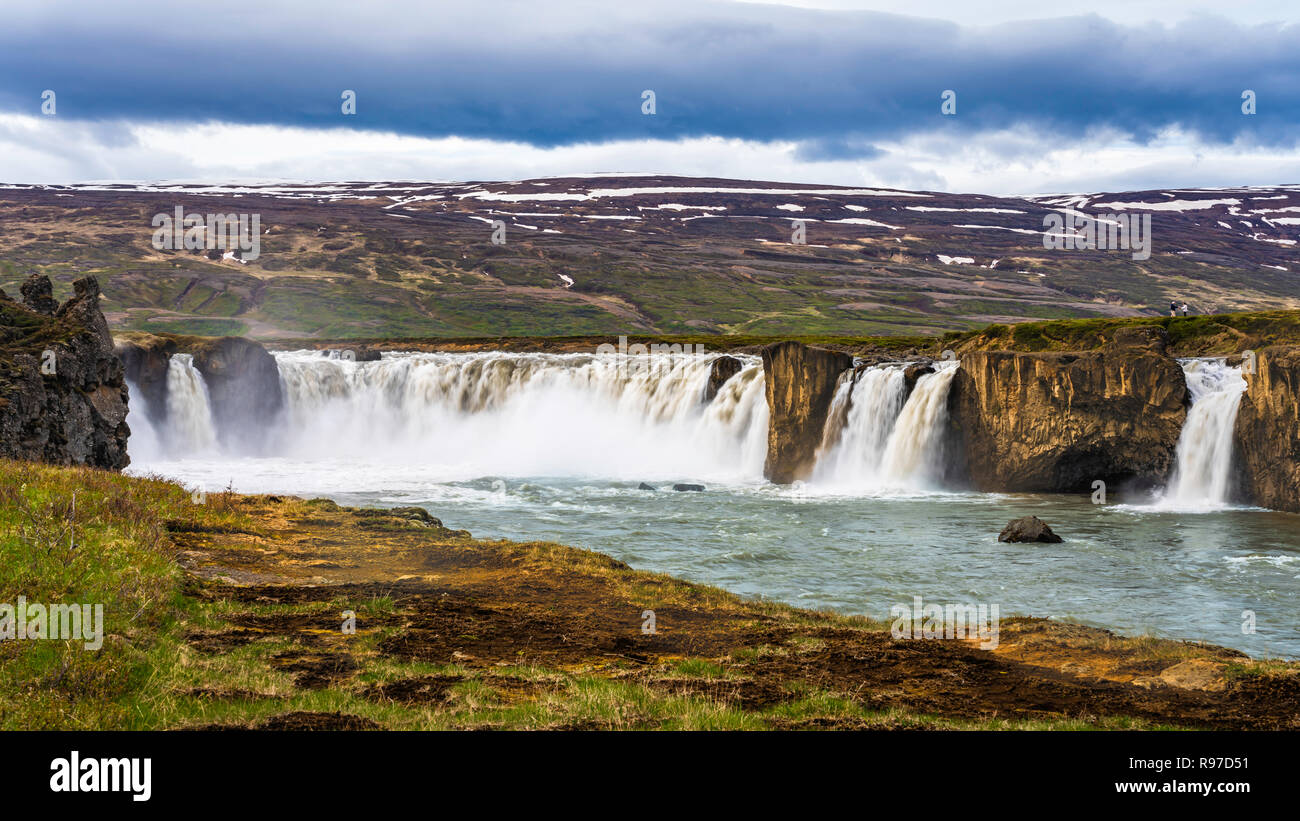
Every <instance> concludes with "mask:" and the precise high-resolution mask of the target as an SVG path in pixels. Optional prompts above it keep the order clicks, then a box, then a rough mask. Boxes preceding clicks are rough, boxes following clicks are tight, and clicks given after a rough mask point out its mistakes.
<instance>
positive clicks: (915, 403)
mask: <svg viewBox="0 0 1300 821" xmlns="http://www.w3.org/2000/svg"><path fill="white" fill-rule="evenodd" d="M905 371H906V366H905V365H900V364H894V365H876V366H873V367H870V368H866V369H865V370H862V371H855V372H853V373H851V374H847V375H846V376H845V377H844V378H843V380H842V381H841V382H840V385H839V387H838V388H837V389H836V393H835V397H834V399H833V400H832V403H831V410H830V413H829V415H828V417H827V422H826V430H825V432H824V434H823V438H822V445H821V448H820V450H819V454H820V455H819V458H818V461H817V468H816V470H815V471H814V473H813V481H814V482H815V483H818V484H828V485H841V486H846V487H858V488H869V489H927V488H932V487H934V486H936V485H937V484H938V483H939V482H940V481H941V479H942V477H943V468H944V464H943V459H944V453H943V443H944V436H945V433H946V430H947V424H948V389H949V388H950V387H951V385H952V378H953V376H954V375H955V374H956V373H957V363H956V362H936V363H935V372H934V373H931V374H925V375H924V376H922V377H921V378H920V379H918V380H917V381H916V385H915V386H914V387H913V388H912V393H911V394H910V395H908V394H907V384H906V378H905Z"/></svg>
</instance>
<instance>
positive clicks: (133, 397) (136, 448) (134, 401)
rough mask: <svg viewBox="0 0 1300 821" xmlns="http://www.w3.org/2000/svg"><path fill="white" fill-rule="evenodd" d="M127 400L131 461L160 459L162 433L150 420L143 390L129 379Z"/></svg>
mask: <svg viewBox="0 0 1300 821" xmlns="http://www.w3.org/2000/svg"><path fill="white" fill-rule="evenodd" d="M126 391H127V396H128V397H129V398H128V401H127V406H126V424H127V427H129V428H130V429H131V438H130V440H129V441H130V445H129V448H130V456H131V460H132V461H148V460H152V459H161V458H162V456H163V453H164V449H163V443H162V434H161V433H160V432H159V431H158V429H157V428H155V427H154V424H153V422H151V421H150V419H149V417H150V416H151V410H152V409H151V408H150V407H149V402H148V400H146V399H145V398H144V392H143V391H141V390H140V387H139V386H138V385H136V384H135V383H134V382H132V381H131V380H129V379H128V380H127V382H126Z"/></svg>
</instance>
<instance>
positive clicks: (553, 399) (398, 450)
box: [133, 351, 767, 480]
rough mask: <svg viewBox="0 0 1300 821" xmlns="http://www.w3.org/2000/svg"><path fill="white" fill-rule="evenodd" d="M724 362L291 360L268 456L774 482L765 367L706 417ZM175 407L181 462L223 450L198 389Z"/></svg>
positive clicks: (464, 469)
mask: <svg viewBox="0 0 1300 821" xmlns="http://www.w3.org/2000/svg"><path fill="white" fill-rule="evenodd" d="M178 358H179V357H173V363H176V361H177V359H178ZM714 358H716V357H711V356H707V355H689V354H658V355H650V356H643V357H637V356H618V355H590V354H513V353H500V352H489V353H454V354H453V353H430V354H387V355H385V356H384V358H383V359H381V360H379V361H374V362H356V361H351V360H348V359H341V358H337V357H326V356H322V355H321V354H320V353H319V352H314V351H300V352H293V353H279V354H276V362H277V365H278V367H279V371H280V379H281V383H282V385H283V388H284V394H285V401H286V405H287V419H286V424H285V425H284V427H283V429H282V430H281V431H279V433H278V435H277V436H276V437H274V442H273V445H272V447H271V448H270V452H269V453H268V454H267V455H268V456H270V457H273V458H274V457H283V458H288V459H294V460H305V461H322V460H333V461H355V462H359V463H364V464H370V465H376V464H391V465H402V466H419V467H422V468H427V469H428V475H429V476H430V477H431V478H437V479H449V478H475V477H478V476H505V477H510V476H571V477H572V476H601V477H605V478H634V479H644V478H681V477H699V478H715V479H729V480H758V479H761V476H762V469H763V459H764V456H765V453H766V443H767V439H766V437H767V403H766V401H765V399H764V395H763V372H762V365H761V363H760V361H759V359H758V358H757V357H743V358H742V361H743V363H744V367H743V369H742V370H741V371H740V372H739V373H738V374H736V375H735V376H734V377H733V378H731V379H729V380H728V381H727V382H726V383H725V384H724V385H723V386H722V388H721V389H720V390H719V392H718V395H717V396H716V397H714V398H713V400H712V401H710V402H707V403H706V402H704V401H703V395H704V390H705V387H706V385H707V383H708V379H709V372H710V367H711V365H712V360H713V359H714ZM186 359H188V358H186ZM184 364H185V365H188V362H187V361H186V362H185V363H184ZM173 367H176V365H175V364H174V365H173ZM189 370H192V368H189ZM185 374H186V376H188V375H189V371H188V370H187V371H185ZM195 375H197V373H195ZM201 383H202V380H201V378H200V379H199V384H200V385H201ZM169 397H173V398H176V399H177V402H180V403H184V404H185V406H186V410H184V411H183V410H182V409H181V408H179V407H175V408H174V407H171V405H172V401H171V399H170V398H169V402H168V404H169V413H168V417H169V420H174V421H175V423H176V424H178V425H180V427H181V428H182V429H183V431H184V434H185V435H184V436H177V437H172V438H171V441H172V443H173V444H175V445H177V446H176V447H172V448H170V449H169V451H168V455H169V456H171V457H173V458H175V457H183V456H184V455H186V452H187V451H189V450H201V449H203V448H204V447H206V446H210V445H211V443H212V441H213V440H212V437H211V430H210V424H211V415H210V413H209V414H208V415H207V416H206V417H203V418H197V417H195V416H194V415H192V414H191V413H190V411H189V410H188V409H189V405H190V401H191V399H192V398H194V397H195V389H194V387H193V385H192V383H190V382H188V381H186V382H182V381H181V379H180V377H179V376H178V377H177V378H176V380H175V381H173V380H172V378H171V375H169ZM181 420H186V421H181ZM133 421H134V419H133ZM204 425H207V428H206V429H205V428H204ZM179 432H180V431H177V433H179Z"/></svg>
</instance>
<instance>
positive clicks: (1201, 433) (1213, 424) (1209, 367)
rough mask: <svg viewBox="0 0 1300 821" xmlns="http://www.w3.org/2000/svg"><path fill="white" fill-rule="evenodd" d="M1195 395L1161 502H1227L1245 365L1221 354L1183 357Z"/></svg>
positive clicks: (1173, 505) (1190, 505) (1196, 505)
mask: <svg viewBox="0 0 1300 821" xmlns="http://www.w3.org/2000/svg"><path fill="white" fill-rule="evenodd" d="M1182 365H1183V374H1184V376H1186V378H1187V388H1188V390H1189V391H1190V392H1191V395H1192V406H1191V408H1190V409H1188V411H1187V421H1185V422H1184V423H1183V430H1182V432H1181V433H1180V434H1179V436H1178V447H1177V450H1176V451H1175V452H1174V473H1173V476H1172V477H1171V478H1170V480H1169V485H1168V487H1167V488H1166V489H1165V493H1164V497H1163V498H1162V499H1161V500H1160V502H1159V503H1158V507H1163V508H1170V509H1177V510H1191V511H1196V510H1217V509H1220V508H1223V507H1225V506H1226V505H1227V504H1228V490H1229V487H1228V485H1229V481H1230V479H1231V476H1232V429H1233V425H1234V424H1235V423H1236V421H1237V409H1238V408H1239V407H1240V405H1241V395H1242V393H1244V392H1245V390H1246V380H1245V379H1243V378H1242V375H1241V368H1239V367H1237V368H1234V367H1229V366H1228V365H1227V364H1226V363H1225V362H1224V361H1223V360H1222V359H1189V360H1184V361H1183V363H1182Z"/></svg>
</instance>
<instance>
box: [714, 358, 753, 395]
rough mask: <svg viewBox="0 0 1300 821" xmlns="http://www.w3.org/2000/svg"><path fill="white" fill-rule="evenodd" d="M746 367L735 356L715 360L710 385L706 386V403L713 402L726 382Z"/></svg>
mask: <svg viewBox="0 0 1300 821" xmlns="http://www.w3.org/2000/svg"><path fill="white" fill-rule="evenodd" d="M744 367H745V363H744V362H741V361H740V360H739V359H737V358H736V357H734V356H720V357H718V358H717V359H715V360H713V364H712V365H710V366H709V383H708V384H707V385H705V386H704V401H705V402H712V401H713V397H715V396H717V395H718V391H719V390H720V389H721V388H722V386H723V385H724V384H726V381H727V380H728V379H730V378H731V377H733V376H735V375H736V374H738V373H740V372H741V371H742V370H743V369H744Z"/></svg>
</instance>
